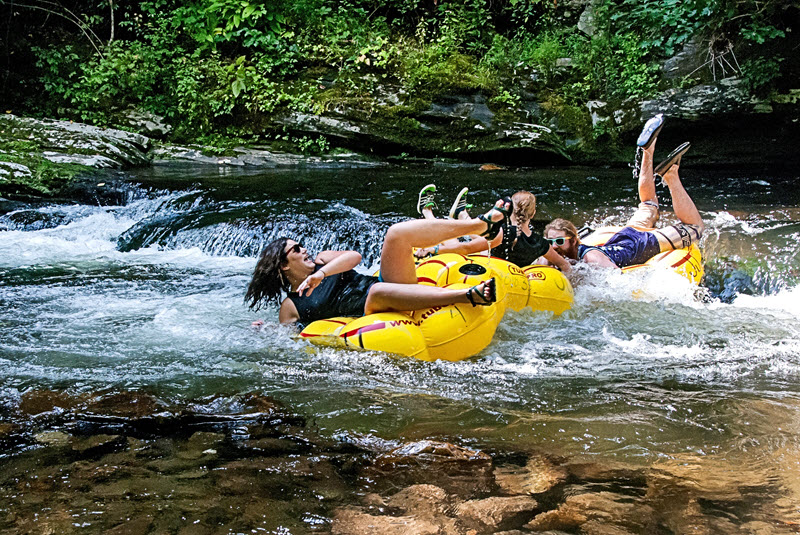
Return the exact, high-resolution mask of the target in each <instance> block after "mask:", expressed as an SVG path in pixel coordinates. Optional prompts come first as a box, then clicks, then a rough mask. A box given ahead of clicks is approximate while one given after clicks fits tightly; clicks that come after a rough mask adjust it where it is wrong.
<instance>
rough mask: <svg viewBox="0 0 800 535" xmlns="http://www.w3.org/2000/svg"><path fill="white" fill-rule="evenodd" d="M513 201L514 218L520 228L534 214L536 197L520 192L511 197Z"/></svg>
mask: <svg viewBox="0 0 800 535" xmlns="http://www.w3.org/2000/svg"><path fill="white" fill-rule="evenodd" d="M511 200H512V201H514V217H515V218H516V220H517V223H518V225H519V226H520V227H521V226H522V225H524V224H525V223H526V222H528V221H530V220H531V219H533V216H534V215H535V214H536V196H535V195H534V194H533V193H531V192H530V191H525V190H521V191H518V192H516V193H515V194H514V195H512V196H511Z"/></svg>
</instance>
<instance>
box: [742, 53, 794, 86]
mask: <svg viewBox="0 0 800 535" xmlns="http://www.w3.org/2000/svg"><path fill="white" fill-rule="evenodd" d="M783 61H784V58H781V57H771V58H755V59H750V60H747V61H745V62H744V64H743V65H742V75H743V78H744V80H745V83H746V84H747V86H748V88H749V90H750V91H751V92H752V93H754V94H757V95H763V94H764V93H766V92H767V90H768V89H769V87H770V86H771V85H772V83H773V82H774V81H775V80H776V79H777V78H778V77H779V76H780V70H781V63H782V62H783Z"/></svg>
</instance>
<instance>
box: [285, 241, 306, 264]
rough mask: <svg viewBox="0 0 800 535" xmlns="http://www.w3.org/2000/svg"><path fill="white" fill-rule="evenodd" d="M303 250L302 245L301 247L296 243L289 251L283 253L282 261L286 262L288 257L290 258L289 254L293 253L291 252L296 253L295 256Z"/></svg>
mask: <svg viewBox="0 0 800 535" xmlns="http://www.w3.org/2000/svg"><path fill="white" fill-rule="evenodd" d="M302 248H303V246H302V245H300V244H299V243H295V244H294V245H292V246H291V247H289V250H288V251H287V250H284V251H282V252H281V259H283V260H286V257H287V256H289V253H291V252H294V253H295V254H298V253H299V252H300V249H302Z"/></svg>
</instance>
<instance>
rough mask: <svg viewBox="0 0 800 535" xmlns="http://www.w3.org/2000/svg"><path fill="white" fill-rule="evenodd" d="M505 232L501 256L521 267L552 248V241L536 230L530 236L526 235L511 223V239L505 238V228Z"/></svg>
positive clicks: (509, 228)
mask: <svg viewBox="0 0 800 535" xmlns="http://www.w3.org/2000/svg"><path fill="white" fill-rule="evenodd" d="M503 234H504V238H503V244H502V245H501V246H500V256H501V257H502V258H505V259H506V260H508V261H509V262H511V263H513V264H516V265H518V266H519V267H525V266H529V265H531V264H533V263H534V262H536V259H537V258H539V257H540V256H542V255H544V254H545V253H546V252H547V251H549V250H550V242H548V241H547V240H546V239H544V237H543V236H540V235H539V234H536V233H535V232H532V233H531V235H530V236H526V235H525V234H524V233H523V232H521V231H520V230H519V229H518V228H517V227H516V226H515V225H509V227H508V236H509V238H510V239H509V240H506V239H505V229H504V231H503ZM514 238H516V240H517V242H516V243H514ZM509 244H511V245H509Z"/></svg>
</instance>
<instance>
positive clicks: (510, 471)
mask: <svg viewBox="0 0 800 535" xmlns="http://www.w3.org/2000/svg"><path fill="white" fill-rule="evenodd" d="M494 476H495V479H496V480H497V484H498V485H499V486H500V488H501V489H502V490H503V491H504V492H506V493H508V494H541V493H543V492H547V491H549V490H550V489H552V488H553V487H555V486H556V485H558V484H561V483H563V482H564V481H566V479H567V471H566V469H565V468H564V467H562V466H556V465H555V464H553V463H552V462H551V461H549V460H547V459H546V458H544V457H538V456H536V457H532V458H531V459H529V460H528V462H527V464H526V465H525V466H523V467H518V466H514V467H511V466H503V467H498V468H496V469H495V471H494Z"/></svg>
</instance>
